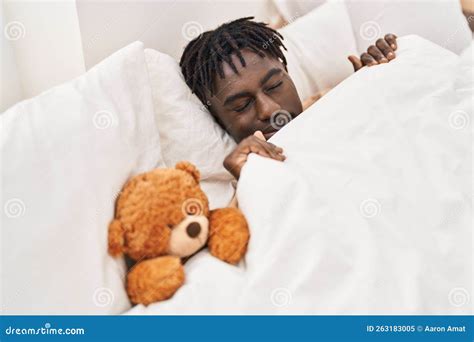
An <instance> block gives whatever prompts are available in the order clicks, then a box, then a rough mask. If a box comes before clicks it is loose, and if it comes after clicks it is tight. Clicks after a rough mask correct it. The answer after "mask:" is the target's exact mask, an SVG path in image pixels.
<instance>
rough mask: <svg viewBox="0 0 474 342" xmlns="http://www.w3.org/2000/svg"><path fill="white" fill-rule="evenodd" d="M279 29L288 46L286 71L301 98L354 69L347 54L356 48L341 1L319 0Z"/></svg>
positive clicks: (344, 76)
mask: <svg viewBox="0 0 474 342" xmlns="http://www.w3.org/2000/svg"><path fill="white" fill-rule="evenodd" d="M280 32H281V33H282V35H283V37H284V38H285V39H284V41H283V43H284V44H285V46H286V48H287V49H288V51H287V52H286V57H287V62H288V72H289V74H290V76H291V77H292V79H293V82H294V83H295V85H296V89H297V90H298V94H299V95H300V98H301V100H302V101H304V100H305V99H307V98H308V97H310V96H312V95H315V94H316V93H318V92H320V91H325V90H329V89H331V88H333V87H335V86H336V85H337V84H338V83H339V82H341V81H343V80H344V79H345V78H347V77H348V76H350V75H351V74H352V73H353V72H354V69H353V67H352V65H351V63H350V62H349V61H348V60H347V56H349V55H352V54H357V49H356V45H355V40H354V36H353V33H352V27H351V24H350V19H349V15H348V13H347V10H346V7H345V5H344V3H342V2H334V1H331V2H327V3H325V4H322V5H321V6H319V7H317V8H316V9H314V10H312V11H311V12H310V13H308V14H307V15H305V16H302V17H299V18H298V19H296V20H295V21H294V22H293V23H291V24H289V25H287V26H286V27H284V28H282V29H281V30H280Z"/></svg>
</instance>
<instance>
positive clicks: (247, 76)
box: [215, 49, 283, 99]
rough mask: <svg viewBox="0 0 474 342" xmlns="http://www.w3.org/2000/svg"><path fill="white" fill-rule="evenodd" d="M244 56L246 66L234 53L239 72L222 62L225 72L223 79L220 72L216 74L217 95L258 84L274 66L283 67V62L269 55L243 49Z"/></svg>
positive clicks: (233, 59) (222, 96)
mask: <svg viewBox="0 0 474 342" xmlns="http://www.w3.org/2000/svg"><path fill="white" fill-rule="evenodd" d="M241 53H242V57H243V58H244V60H245V67H244V66H242V64H241V63H240V59H239V57H238V56H237V55H236V54H232V56H231V58H232V62H233V64H234V65H235V67H236V69H237V71H238V74H236V73H235V71H234V70H233V69H232V67H231V66H230V65H229V64H228V63H226V62H222V70H223V72H224V79H221V78H220V76H219V74H216V76H215V77H216V79H215V86H216V87H215V96H216V97H217V98H220V99H222V98H224V97H226V96H227V95H229V94H230V93H232V92H233V91H235V88H245V87H246V86H251V85H254V83H255V85H258V83H259V82H260V80H261V78H262V77H264V76H265V75H266V74H267V73H268V71H270V70H271V69H272V68H275V67H277V68H280V69H283V68H282V63H281V62H280V61H279V60H277V59H275V58H271V57H269V56H265V57H262V56H259V55H258V54H256V53H255V52H253V51H250V50H247V49H245V50H241Z"/></svg>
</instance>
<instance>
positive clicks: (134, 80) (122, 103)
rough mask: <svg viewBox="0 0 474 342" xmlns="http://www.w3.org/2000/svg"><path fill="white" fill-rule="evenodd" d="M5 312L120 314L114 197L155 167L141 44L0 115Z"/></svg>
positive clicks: (124, 302)
mask: <svg viewBox="0 0 474 342" xmlns="http://www.w3.org/2000/svg"><path fill="white" fill-rule="evenodd" d="M0 124H1V131H2V137H1V153H2V170H3V172H2V178H1V179H2V183H3V184H2V209H3V210H2V229H1V234H2V244H3V252H2V255H3V260H2V266H3V268H2V275H1V278H2V285H3V286H2V287H3V288H2V297H3V298H2V300H3V303H2V310H3V313H4V314H117V313H121V312H123V311H124V310H126V309H128V308H129V307H130V303H129V301H128V297H127V294H126V292H125V288H124V277H125V265H124V263H123V260H116V259H113V258H112V257H110V256H109V255H108V254H107V230H108V224H109V222H110V220H111V219H112V218H113V214H114V202H115V197H116V195H117V193H118V192H119V191H120V189H121V188H122V186H123V184H124V183H125V181H126V180H127V179H128V178H129V177H130V176H132V175H134V174H136V173H139V172H143V171H146V170H150V169H152V168H153V167H155V166H159V165H160V163H159V161H160V159H161V152H160V146H159V135H158V131H157V128H156V119H155V116H154V113H153V103H152V97H151V89H150V86H149V80H148V75H147V70H146V64H145V57H144V52H143V44H142V43H138V42H137V43H133V44H131V45H129V46H128V47H125V48H123V49H122V50H120V51H118V52H116V53H114V54H113V55H112V56H110V57H108V58H107V59H105V60H104V61H103V62H101V63H100V64H98V65H97V66H95V67H94V68H92V69H91V70H90V71H89V72H87V73H86V74H85V75H83V76H81V77H79V78H77V79H75V80H73V81H71V82H69V83H66V84H63V85H60V86H57V87H55V88H53V89H51V90H49V91H46V92H44V93H42V94H41V95H39V96H37V97H35V98H32V99H29V100H26V101H23V102H20V103H18V104H17V105H15V106H14V107H12V108H11V109H9V110H8V111H7V112H5V113H4V114H2V115H1V116H0Z"/></svg>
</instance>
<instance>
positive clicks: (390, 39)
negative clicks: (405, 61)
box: [385, 33, 397, 51]
mask: <svg viewBox="0 0 474 342" xmlns="http://www.w3.org/2000/svg"><path fill="white" fill-rule="evenodd" d="M385 40H386V41H387V43H388V45H390V47H391V48H392V50H393V51H395V50H396V49H397V36H396V35H394V34H392V33H389V34H386V35H385Z"/></svg>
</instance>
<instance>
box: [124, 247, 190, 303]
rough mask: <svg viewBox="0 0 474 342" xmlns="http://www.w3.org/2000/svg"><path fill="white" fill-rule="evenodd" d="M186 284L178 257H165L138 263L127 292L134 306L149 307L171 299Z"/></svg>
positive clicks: (130, 274)
mask: <svg viewBox="0 0 474 342" xmlns="http://www.w3.org/2000/svg"><path fill="white" fill-rule="evenodd" d="M183 283H184V268H183V265H182V264H181V260H180V258H178V257H173V256H163V257H158V258H154V259H148V260H145V261H142V262H139V263H137V264H136V265H135V266H134V267H133V268H132V270H131V271H130V273H129V274H128V277H127V292H128V296H129V297H130V300H131V301H132V303H134V304H144V305H148V304H151V303H153V302H158V301H162V300H165V299H168V298H170V297H171V296H173V294H174V293H175V292H176V290H178V289H179V288H180V287H181V285H183Z"/></svg>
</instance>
